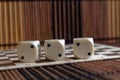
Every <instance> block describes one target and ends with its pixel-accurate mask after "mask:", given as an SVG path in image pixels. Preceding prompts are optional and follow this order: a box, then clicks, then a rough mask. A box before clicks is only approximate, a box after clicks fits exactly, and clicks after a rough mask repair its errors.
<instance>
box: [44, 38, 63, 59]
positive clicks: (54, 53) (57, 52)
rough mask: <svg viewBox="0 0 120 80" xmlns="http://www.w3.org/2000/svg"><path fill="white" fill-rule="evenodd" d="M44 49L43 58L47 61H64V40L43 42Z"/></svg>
mask: <svg viewBox="0 0 120 80" xmlns="http://www.w3.org/2000/svg"><path fill="white" fill-rule="evenodd" d="M44 49H45V56H46V58H47V59H49V60H62V59H65V40H64V39H60V40H58V39H52V40H45V43H44Z"/></svg>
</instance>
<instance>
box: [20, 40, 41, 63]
mask: <svg viewBox="0 0 120 80" xmlns="http://www.w3.org/2000/svg"><path fill="white" fill-rule="evenodd" d="M40 53H41V51H40V42H39V41H20V42H19V43H18V58H19V60H20V61H23V62H33V61H39V59H40Z"/></svg>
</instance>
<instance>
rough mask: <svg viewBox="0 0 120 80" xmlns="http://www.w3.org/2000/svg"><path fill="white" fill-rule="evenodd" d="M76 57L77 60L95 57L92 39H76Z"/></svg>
mask: <svg viewBox="0 0 120 80" xmlns="http://www.w3.org/2000/svg"><path fill="white" fill-rule="evenodd" d="M74 55H75V57H77V58H90V57H91V56H93V55H94V45H93V41H92V39H74Z"/></svg>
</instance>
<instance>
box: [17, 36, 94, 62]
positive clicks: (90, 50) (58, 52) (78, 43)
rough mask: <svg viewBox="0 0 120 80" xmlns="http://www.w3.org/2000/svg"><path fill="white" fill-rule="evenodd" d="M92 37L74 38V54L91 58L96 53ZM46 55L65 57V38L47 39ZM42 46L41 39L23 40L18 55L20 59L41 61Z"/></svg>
mask: <svg viewBox="0 0 120 80" xmlns="http://www.w3.org/2000/svg"><path fill="white" fill-rule="evenodd" d="M93 45H94V43H93V39H92V38H76V39H74V55H75V57H77V58H89V57H90V56H92V55H93V54H94V46H93ZM44 50H45V56H46V58H47V59H49V60H62V59H65V40H64V39H60V40H58V39H52V40H45V43H44ZM40 55H41V48H40V43H39V41H21V42H19V44H18V57H19V60H20V61H26V62H31V61H39V60H40Z"/></svg>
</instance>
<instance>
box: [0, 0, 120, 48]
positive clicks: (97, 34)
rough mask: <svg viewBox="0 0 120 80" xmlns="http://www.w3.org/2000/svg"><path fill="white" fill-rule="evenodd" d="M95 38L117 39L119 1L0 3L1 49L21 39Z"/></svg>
mask: <svg viewBox="0 0 120 80" xmlns="http://www.w3.org/2000/svg"><path fill="white" fill-rule="evenodd" d="M74 37H94V39H95V40H96V41H111V42H116V41H120V1H119V0H104V1H102V0H101V1H100V0H98V1H97V0H92V1H89V0H88V1H87V0H86V1H83V0H82V1H80V0H69V1H67V0H59V1H56V0H46V1H1V2H0V49H11V48H15V46H16V44H17V43H18V42H19V41H21V40H40V41H41V42H44V40H46V39H52V38H58V39H61V38H64V39H66V42H67V43H71V42H72V39H73V38H74Z"/></svg>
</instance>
